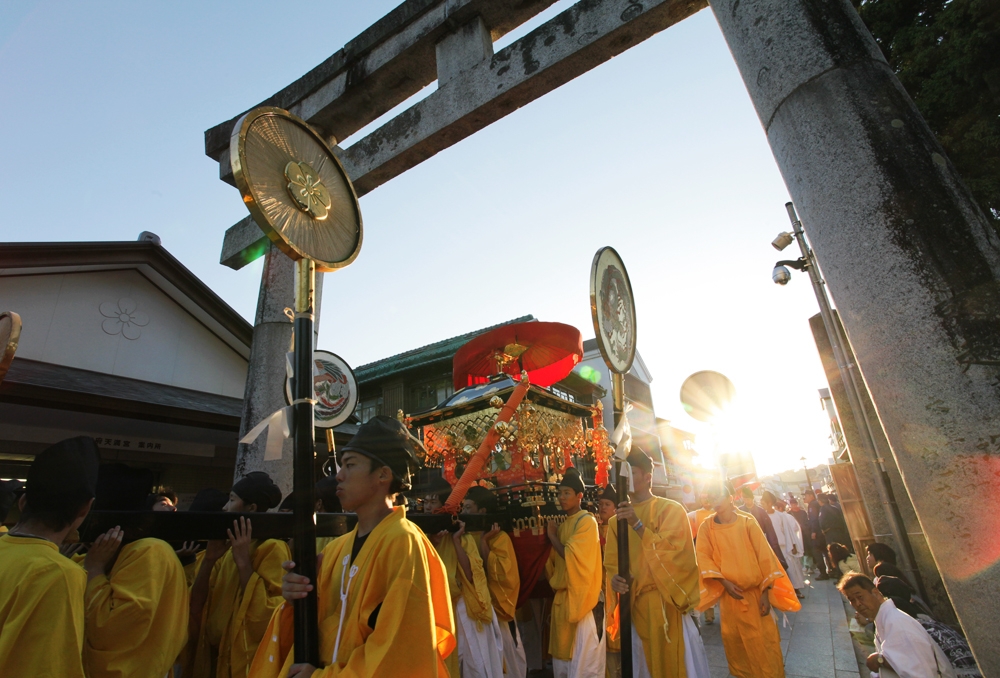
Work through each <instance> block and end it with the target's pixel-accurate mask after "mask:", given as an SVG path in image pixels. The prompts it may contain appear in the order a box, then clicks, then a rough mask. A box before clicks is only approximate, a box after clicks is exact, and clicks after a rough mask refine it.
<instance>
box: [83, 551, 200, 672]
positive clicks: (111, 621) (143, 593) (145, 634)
mask: <svg viewBox="0 0 1000 678" xmlns="http://www.w3.org/2000/svg"><path fill="white" fill-rule="evenodd" d="M86 603H87V611H86V635H85V643H84V647H83V664H84V667H85V670H86V672H87V676H88V677H89V678H163V676H164V675H166V674H167V672H169V671H170V670H171V668H172V667H173V665H174V661H175V660H176V659H177V656H178V655H179V654H180V652H181V650H182V649H183V648H184V645H185V644H186V643H187V617H188V588H187V581H186V580H185V578H184V568H183V566H182V565H181V563H180V561H179V560H178V559H177V555H176V554H175V553H174V550H173V549H172V548H171V547H170V545H169V544H167V543H166V542H164V541H160V540H159V539H140V540H138V541H135V542H132V543H131V544H126V545H125V546H123V547H122V550H121V552H120V553H119V554H118V559H117V560H116V561H115V564H114V566H113V567H112V568H111V576H110V577H105V576H99V577H94V578H93V579H91V580H90V582H89V583H88V584H87V592H86Z"/></svg>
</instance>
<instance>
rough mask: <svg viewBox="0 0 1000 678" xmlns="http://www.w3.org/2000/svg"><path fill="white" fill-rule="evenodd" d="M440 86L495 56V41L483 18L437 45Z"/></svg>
mask: <svg viewBox="0 0 1000 678" xmlns="http://www.w3.org/2000/svg"><path fill="white" fill-rule="evenodd" d="M436 55H437V79H438V86H439V87H440V86H441V85H443V84H445V83H446V82H449V81H450V80H451V79H452V78H454V77H455V76H457V75H458V74H459V73H461V72H462V71H465V70H468V69H470V68H472V67H473V66H475V65H476V64H478V63H480V62H482V61H486V60H487V59H489V58H490V57H492V56H493V40H492V39H491V38H490V30H489V29H488V28H487V27H486V24H484V23H483V18H482V17H478V16H477V17H476V18H475V19H473V20H472V21H470V22H469V23H467V24H465V25H464V26H461V27H459V29H458V30H456V31H455V32H454V33H451V34H449V35H446V36H445V37H444V38H442V39H441V42H439V43H438V44H437V45H436Z"/></svg>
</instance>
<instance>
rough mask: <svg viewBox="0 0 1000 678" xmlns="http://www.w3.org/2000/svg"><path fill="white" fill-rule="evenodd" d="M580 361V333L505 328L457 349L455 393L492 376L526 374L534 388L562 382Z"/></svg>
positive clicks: (548, 326)
mask: <svg viewBox="0 0 1000 678" xmlns="http://www.w3.org/2000/svg"><path fill="white" fill-rule="evenodd" d="M582 359H583V336H582V335H581V334H580V330H578V329H576V328H575V327H572V326H570V325H564V324H562V323H543V322H527V323H517V324H514V325H504V326H502V327H498V328H496V329H495V330H491V331H489V332H487V333H485V334H480V335H479V336H478V337H476V338H475V339H472V340H471V341H469V342H468V343H467V344H465V346H463V347H462V348H460V349H458V352H457V353H456V354H455V358H454V360H453V361H452V378H453V380H454V382H455V390H456V391H457V390H459V389H462V388H465V387H466V386H472V385H473V384H482V383H485V382H486V381H487V379H489V377H491V376H493V375H494V374H499V373H500V372H506V373H507V374H512V375H518V374H520V373H521V370H522V369H523V370H527V372H528V379H530V380H531V383H532V384H534V385H536V386H541V387H543V388H544V387H547V386H551V385H552V384H554V383H556V382H557V381H559V380H561V379H564V378H565V377H566V376H567V375H568V374H569V373H570V372H572V371H573V368H574V367H575V366H576V365H577V364H578V363H579V362H580V360H582Z"/></svg>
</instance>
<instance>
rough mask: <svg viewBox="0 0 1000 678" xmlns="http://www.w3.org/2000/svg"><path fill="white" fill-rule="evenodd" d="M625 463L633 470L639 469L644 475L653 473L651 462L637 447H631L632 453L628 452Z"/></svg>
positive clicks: (644, 452)
mask: <svg viewBox="0 0 1000 678" xmlns="http://www.w3.org/2000/svg"><path fill="white" fill-rule="evenodd" d="M625 461H627V462H628V463H629V465H630V466H632V467H633V468H640V469H642V470H643V471H645V472H646V473H652V472H653V460H652V459H650V458H649V455H648V454H646V451H645V450H643V449H642V448H641V447H639V446H638V445H632V451H631V452H629V455H628V458H627V459H626V460H625Z"/></svg>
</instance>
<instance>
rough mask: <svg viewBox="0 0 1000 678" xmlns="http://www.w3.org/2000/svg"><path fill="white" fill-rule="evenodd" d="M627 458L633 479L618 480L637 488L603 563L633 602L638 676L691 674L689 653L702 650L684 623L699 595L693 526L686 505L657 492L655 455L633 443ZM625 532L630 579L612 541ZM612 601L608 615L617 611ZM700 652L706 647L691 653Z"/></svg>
mask: <svg viewBox="0 0 1000 678" xmlns="http://www.w3.org/2000/svg"><path fill="white" fill-rule="evenodd" d="M628 463H629V466H630V475H631V480H629V479H627V478H626V479H619V482H620V483H621V486H624V487H628V483H629V482H631V483H632V486H633V489H632V490H631V491H630V492H629V500H628V501H624V502H622V503H621V504H620V505H619V507H618V511H617V514H616V516H615V517H613V518H612V519H611V521H610V524H609V526H608V546H607V548H606V549H605V552H604V568H605V570H606V571H607V574H608V576H609V577H611V588H612V590H613V591H615V592H616V593H618V594H619V596H620V598H619V600H628V601H630V602H631V613H632V656H633V660H632V664H633V666H634V667H635V669H634V670H635V675H637V676H651V677H652V678H666V677H667V676H670V678H674V676H680V677H681V678H684V676H687V675H688V674H689V672H688V671H687V670H686V668H685V665H686V659H687V657H686V653H688V652H691V650H696V649H698V648H686V647H685V634H684V627H683V624H684V623H685V620H687V621H688V622H689V623H691V622H690V619H689V618H688V617H687V613H688V612H689V611H690V610H691V609H692V608H694V606H695V605H697V604H698V600H699V593H698V563H697V558H696V556H695V550H694V543H693V542H692V540H691V527H690V525H689V522H688V517H687V513H686V512H685V511H684V507H683V506H681V505H680V504H678V503H677V502H675V501H671V500H670V499H663V498H662V497H655V496H653V494H652V492H651V488H652V482H653V461H652V459H650V458H649V456H648V455H646V453H645V452H643V451H642V449H641V448H639V447H638V446H635V445H633V446H632V452H631V453H630V454H629V456H628ZM623 523H624V525H623ZM621 534H626V535H628V536H627V539H628V549H629V570H628V578H626V577H625V576H623V575H621V574H619V558H618V550H617V549H615V548H614V547H613V546H612V545H613V544H615V543H617V541H616V540H617V539H618V538H619V535H621ZM613 602H614V601H611V603H609V607H608V610H609V611H608V614H612V611H611V605H612V604H613ZM694 635H695V637H697V632H695V634H694ZM623 640H624V638H623ZM623 647H624V644H623ZM701 655H704V650H703V649H701V650H700V652H694V653H693V656H692V658H693V657H696V656H701ZM623 659H624V657H623ZM691 678H695V676H691Z"/></svg>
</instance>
